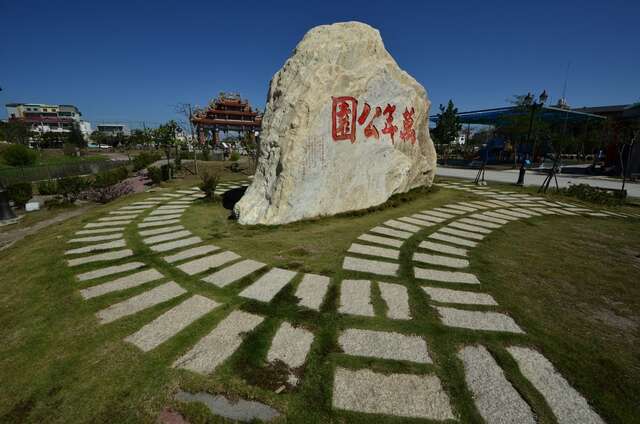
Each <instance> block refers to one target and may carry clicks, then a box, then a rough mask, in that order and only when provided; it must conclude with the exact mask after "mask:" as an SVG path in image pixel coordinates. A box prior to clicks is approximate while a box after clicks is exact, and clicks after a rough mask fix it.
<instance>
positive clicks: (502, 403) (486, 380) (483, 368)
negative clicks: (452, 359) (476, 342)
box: [458, 346, 536, 424]
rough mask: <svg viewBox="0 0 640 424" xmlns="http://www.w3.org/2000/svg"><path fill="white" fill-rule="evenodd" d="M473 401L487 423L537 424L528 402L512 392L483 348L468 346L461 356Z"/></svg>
mask: <svg viewBox="0 0 640 424" xmlns="http://www.w3.org/2000/svg"><path fill="white" fill-rule="evenodd" d="M458 357H459V358H460V360H461V361H462V363H463V364H464V377H465V381H466V382H467V386H469V389H471V393H472V394H473V401H474V403H475V404H476V407H477V408H478V411H479V412H480V415H482V418H484V420H485V421H486V422H487V423H490V424H493V423H496V424H503V423H504V424H506V423H518V424H535V423H536V419H535V418H534V416H533V412H531V408H530V407H529V405H528V404H527V402H525V401H524V399H522V397H521V396H520V394H519V393H518V391H517V390H516V389H514V388H513V386H512V385H511V383H509V380H507V378H506V377H505V375H504V372H503V371H502V369H501V368H500V366H499V365H498V363H497V362H496V360H495V359H493V357H492V356H491V354H490V353H489V351H487V349H486V348H485V347H484V346H467V347H465V348H463V349H461V350H460V352H458Z"/></svg>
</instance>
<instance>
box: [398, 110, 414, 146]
mask: <svg viewBox="0 0 640 424" xmlns="http://www.w3.org/2000/svg"><path fill="white" fill-rule="evenodd" d="M414 113H416V111H415V110H413V108H411V111H409V109H407V108H404V112H403V113H402V130H401V131H400V140H402V141H407V140H409V141H411V144H416V130H415V129H413V114H414Z"/></svg>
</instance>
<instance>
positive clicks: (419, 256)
mask: <svg viewBox="0 0 640 424" xmlns="http://www.w3.org/2000/svg"><path fill="white" fill-rule="evenodd" d="M413 260H414V261H416V262H423V263H426V264H430V265H436V266H446V267H448V268H466V267H468V266H469V261H468V260H466V259H459V258H452V257H450V256H442V255H429V254H426V253H419V252H415V253H414V254H413Z"/></svg>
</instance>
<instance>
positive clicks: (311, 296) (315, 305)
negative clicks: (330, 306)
mask: <svg viewBox="0 0 640 424" xmlns="http://www.w3.org/2000/svg"><path fill="white" fill-rule="evenodd" d="M329 282H330V279H329V277H325V276H324V275H316V274H305V275H304V277H303V278H302V281H301V282H300V284H299V285H298V289H297V290H296V294H295V297H297V298H298V299H300V302H298V305H300V306H305V307H307V308H310V309H315V310H316V311H318V310H320V305H322V301H323V300H324V296H325V295H326V293H327V290H328V289H329Z"/></svg>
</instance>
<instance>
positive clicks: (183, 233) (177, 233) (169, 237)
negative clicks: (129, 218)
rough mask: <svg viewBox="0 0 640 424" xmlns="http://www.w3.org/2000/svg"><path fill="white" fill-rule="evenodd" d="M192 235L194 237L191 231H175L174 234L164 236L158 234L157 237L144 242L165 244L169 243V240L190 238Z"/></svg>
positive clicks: (143, 240)
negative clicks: (164, 242)
mask: <svg viewBox="0 0 640 424" xmlns="http://www.w3.org/2000/svg"><path fill="white" fill-rule="evenodd" d="M190 235H192V234H191V231H189V230H180V231H175V232H173V233H164V234H158V235H155V236H151V237H147V238H143V239H142V242H143V243H144V244H155V243H160V242H163V241H169V240H175V239H179V238H183V237H187V236H190Z"/></svg>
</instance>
